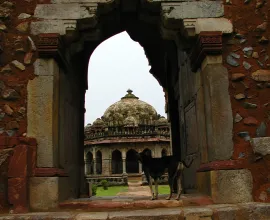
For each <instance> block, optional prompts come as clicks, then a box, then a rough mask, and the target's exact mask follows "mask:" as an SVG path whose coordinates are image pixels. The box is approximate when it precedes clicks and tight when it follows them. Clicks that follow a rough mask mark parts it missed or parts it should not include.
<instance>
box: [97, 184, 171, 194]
mask: <svg viewBox="0 0 270 220" xmlns="http://www.w3.org/2000/svg"><path fill="white" fill-rule="evenodd" d="M154 189H155V186H153V190H154ZM127 190H128V187H127V186H110V187H109V188H108V189H107V190H104V189H103V188H102V187H98V188H97V195H96V196H116V195H117V193H119V192H127ZM169 192H170V188H169V186H166V185H164V186H163V185H161V186H158V193H159V194H169Z"/></svg>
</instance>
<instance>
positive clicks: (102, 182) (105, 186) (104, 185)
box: [100, 180, 109, 190]
mask: <svg viewBox="0 0 270 220" xmlns="http://www.w3.org/2000/svg"><path fill="white" fill-rule="evenodd" d="M100 183H101V186H102V187H103V189H104V190H107V189H108V186H109V184H108V181H107V180H102V181H101V182H100Z"/></svg>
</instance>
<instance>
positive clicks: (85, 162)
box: [84, 160, 91, 175]
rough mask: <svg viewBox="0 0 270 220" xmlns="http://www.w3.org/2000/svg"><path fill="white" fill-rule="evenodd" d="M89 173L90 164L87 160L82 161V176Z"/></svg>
mask: <svg viewBox="0 0 270 220" xmlns="http://www.w3.org/2000/svg"><path fill="white" fill-rule="evenodd" d="M90 172H91V170H90V163H89V161H88V160H85V161H84V174H85V175H89V174H90Z"/></svg>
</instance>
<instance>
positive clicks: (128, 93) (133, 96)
mask: <svg viewBox="0 0 270 220" xmlns="http://www.w3.org/2000/svg"><path fill="white" fill-rule="evenodd" d="M127 98H131V99H139V98H138V97H136V96H135V95H134V94H133V91H132V90H131V89H128V90H127V94H126V95H125V96H124V97H122V98H121V99H127Z"/></svg>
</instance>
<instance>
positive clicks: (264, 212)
mask: <svg viewBox="0 0 270 220" xmlns="http://www.w3.org/2000/svg"><path fill="white" fill-rule="evenodd" d="M15 219H16V220H17V219H20V220H37V219H38V220H62V219H63V220H135V219H141V220H167V219H168V220H169V219H170V220H254V219H256V220H266V219H270V204H269V203H255V202H252V203H240V204H215V205H206V206H203V207H177V208H159V209H146V210H145V209H144V210H137V211H134V210H133V211H111V212H110V211H107V212H78V211H70V212H69V211H62V212H35V213H27V214H7V215H0V220H15Z"/></svg>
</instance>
